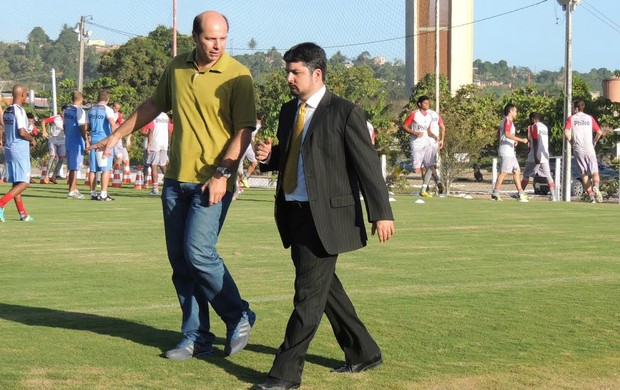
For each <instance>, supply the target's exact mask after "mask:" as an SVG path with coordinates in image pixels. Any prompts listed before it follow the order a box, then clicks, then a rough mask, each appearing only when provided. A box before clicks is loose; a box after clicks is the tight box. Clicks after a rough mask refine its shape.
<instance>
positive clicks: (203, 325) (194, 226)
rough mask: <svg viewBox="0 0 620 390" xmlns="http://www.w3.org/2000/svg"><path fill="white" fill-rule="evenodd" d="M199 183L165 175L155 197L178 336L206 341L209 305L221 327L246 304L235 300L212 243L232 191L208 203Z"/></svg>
mask: <svg viewBox="0 0 620 390" xmlns="http://www.w3.org/2000/svg"><path fill="white" fill-rule="evenodd" d="M201 186H202V184H196V183H184V182H178V181H176V180H172V179H165V180H164V186H163V190H162V197H161V199H162V204H163V211H164V230H165V233H166V247H167V251H168V259H169V260H170V265H171V266H172V282H173V284H174V287H175V289H176V292H177V295H178V297H179V303H180V305H181V311H182V312H183V319H182V324H181V332H182V333H183V338H184V339H186V340H191V341H199V342H201V343H211V342H213V340H214V339H215V336H214V335H213V333H211V332H210V330H209V329H210V325H209V304H211V306H212V307H213V309H214V310H215V312H216V313H217V314H218V315H219V316H220V318H221V319H222V320H223V321H224V323H225V324H226V329H234V328H235V326H236V325H237V323H238V322H239V319H240V318H241V316H242V313H243V312H244V311H247V310H249V304H248V303H247V302H246V301H244V300H242V299H241V296H240V294H239V290H238V289H237V285H236V284H235V281H234V280H233V278H232V276H231V275H230V273H229V272H228V269H227V268H226V266H225V265H224V260H223V259H222V258H221V257H220V256H219V255H218V253H217V250H216V248H215V245H216V244H217V237H218V235H219V233H220V230H221V229H222V225H223V224H224V219H225V218H226V213H227V211H228V207H229V206H230V203H231V200H232V193H230V192H227V193H226V195H225V196H224V198H223V199H222V201H221V202H219V203H217V204H215V205H212V206H209V195H208V193H206V192H205V193H202V191H201Z"/></svg>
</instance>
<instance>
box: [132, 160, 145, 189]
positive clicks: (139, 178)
mask: <svg viewBox="0 0 620 390" xmlns="http://www.w3.org/2000/svg"><path fill="white" fill-rule="evenodd" d="M133 189H134V190H143V189H144V173H142V165H138V171H137V172H136V180H135V181H134V183H133Z"/></svg>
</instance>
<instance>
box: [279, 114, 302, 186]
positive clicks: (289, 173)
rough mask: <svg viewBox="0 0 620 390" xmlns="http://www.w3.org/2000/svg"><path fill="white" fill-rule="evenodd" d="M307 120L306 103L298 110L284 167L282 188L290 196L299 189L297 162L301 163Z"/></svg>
mask: <svg viewBox="0 0 620 390" xmlns="http://www.w3.org/2000/svg"><path fill="white" fill-rule="evenodd" d="M305 120H306V102H302V103H301V104H300V105H299V108H298V110H297V120H296V121H295V126H293V134H291V146H290V147H289V151H288V157H287V159H286V165H285V166H284V178H283V180H284V181H283V182H282V186H283V188H284V192H285V193H287V194H290V193H291V192H293V191H294V190H295V188H296V187H297V162H298V161H299V151H300V149H301V134H302V133H303V130H304V121H305Z"/></svg>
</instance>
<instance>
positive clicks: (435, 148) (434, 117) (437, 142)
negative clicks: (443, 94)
mask: <svg viewBox="0 0 620 390" xmlns="http://www.w3.org/2000/svg"><path fill="white" fill-rule="evenodd" d="M427 112H428V113H429V114H430V116H431V127H430V133H431V134H432V135H434V137H429V143H430V147H429V148H428V150H427V153H426V156H425V158H424V165H425V166H427V167H429V169H431V170H432V176H433V179H434V180H435V183H436V184H437V192H438V193H439V194H443V184H442V183H441V176H440V175H439V169H438V168H439V164H438V162H439V161H438V160H439V158H438V155H437V153H439V151H440V150H441V149H443V145H444V142H445V137H446V126H445V125H444V123H443V118H442V117H441V115H439V113H438V112H437V111H435V110H431V109H430V108H429V109H428V110H427ZM425 177H426V175H425ZM427 188H428V182H427V183H425V184H424V191H427Z"/></svg>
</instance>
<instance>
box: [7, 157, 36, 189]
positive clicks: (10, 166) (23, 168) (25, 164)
mask: <svg viewBox="0 0 620 390" xmlns="http://www.w3.org/2000/svg"><path fill="white" fill-rule="evenodd" d="M4 152H5V157H6V162H5V165H6V172H7V181H8V182H9V183H13V184H15V183H30V169H31V166H30V156H28V158H24V157H25V156H19V155H18V156H13V155H12V154H11V150H10V149H5V150H4Z"/></svg>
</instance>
